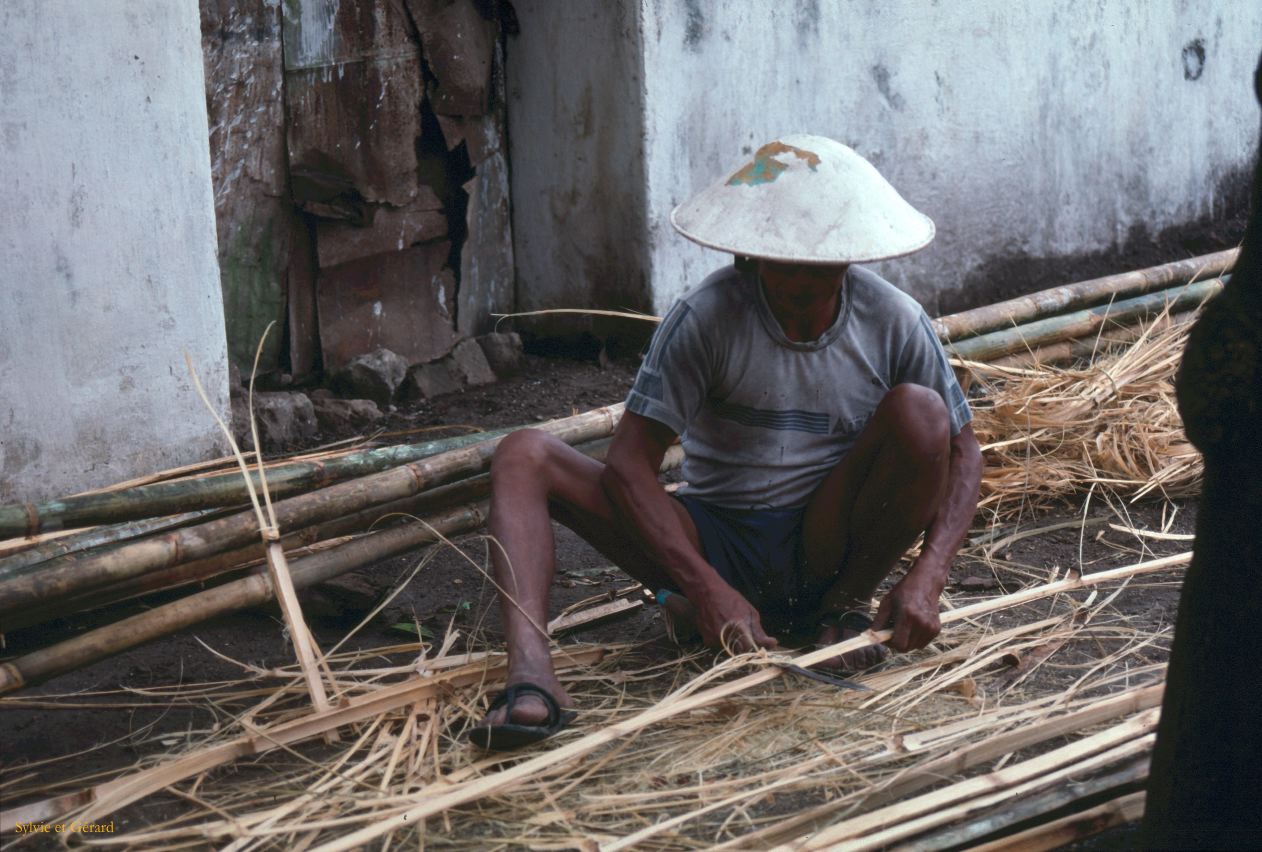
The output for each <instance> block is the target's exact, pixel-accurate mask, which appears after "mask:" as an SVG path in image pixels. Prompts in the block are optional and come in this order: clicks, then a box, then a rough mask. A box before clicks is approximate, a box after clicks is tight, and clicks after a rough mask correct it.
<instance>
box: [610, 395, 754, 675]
mask: <svg viewBox="0 0 1262 852" xmlns="http://www.w3.org/2000/svg"><path fill="white" fill-rule="evenodd" d="M674 441H675V433H674V432H672V431H671V430H670V428H669V427H667V426H665V425H664V424H662V423H659V422H658V421H656V420H653V419H651V418H648V417H643V416H641V415H639V414H635V413H633V412H631V411H628V412H626V413H625V414H623V416H622V420H621V422H620V423H619V424H618V428H617V430H616V431H615V432H614V437H613V442H612V443H611V444H610V446H609V453H608V455H607V457H606V461H605V470H604V472H603V473H602V474H601V477H600V484H601V487H602V488H603V489H604V491H605V494H606V495H608V497H609V499H610V501H611V502H612V503H613V504H614V506H615V508H616V509H617V510H618V514H619V516H620V517H621V518H623V519H624V526H625V527H626V529H627V530H628V531H630V532H631V533H632V534H633V535H634V536H635V537H636V538H637V539H638V540H639V542H640V544H641V545H642V546H643V547H644V550H645V551H646V552H647V553H648V554H649V555H650V556H651V557H652V558H653V559H654V561H656V562H657V564H658V565H660V566H662V567H663V568H664V569H665V570H666V572H667V573H668V574H670V576H671V579H673V580H674V581H675V582H676V583H678V584H679V588H680V590H681V591H682V592H683V593H684V596H685V597H687V598H688V600H689V601H691V602H692V605H693V606H694V607H695V609H696V612H697V627H698V629H699V630H700V631H701V636H702V638H703V639H704V640H705V642H706V644H707V645H710V646H711V647H721V646H722V645H723V640H724V638H726V639H727V640H728V641H729V643H731V644H733V645H734V646H735V648H736V650H753V649H754V648H755V647H764V648H770V647H774V646H775V645H776V640H774V639H772V638H771V637H769V636H767V634H766V633H764V632H763V629H762V624H761V622H760V620H759V617H758V611H757V610H755V609H754V608H753V607H752V606H751V605H750V604H749V602H748V601H747V600H745V598H744V597H743V596H742V595H741V594H740V593H739V592H737V591H736V590H735V589H733V588H732V587H731V586H729V585H728V584H727V583H726V582H724V581H723V579H722V578H721V577H720V576H719V575H718V573H717V572H716V571H715V570H714V568H713V566H711V565H710V563H708V562H706V560H705V557H703V556H702V555H701V553H699V552H698V550H697V548H696V547H694V546H693V544H692V541H691V540H690V539H689V537H688V533H687V531H686V530H685V529H684V524H683V521H682V520H681V519H680V517H679V514H678V512H677V510H676V508H675V507H674V506H673V505H671V498H670V496H669V495H667V494H666V492H665V491H664V490H663V489H662V486H661V484H660V483H659V482H658V480H657V472H658V470H659V469H660V468H661V464H662V457H663V456H665V455H666V450H667V449H669V447H670V445H671V444H672V443H674Z"/></svg>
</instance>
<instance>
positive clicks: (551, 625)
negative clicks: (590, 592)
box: [548, 598, 644, 636]
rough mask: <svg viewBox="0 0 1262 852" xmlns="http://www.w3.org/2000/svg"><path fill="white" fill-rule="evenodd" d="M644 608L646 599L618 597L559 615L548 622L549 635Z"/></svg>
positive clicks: (555, 634)
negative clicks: (589, 607)
mask: <svg viewBox="0 0 1262 852" xmlns="http://www.w3.org/2000/svg"><path fill="white" fill-rule="evenodd" d="M643 608H644V601H643V600H642V599H640V600H628V599H627V598H618V599H617V600H612V601H609V602H608V603H603V604H599V605H598V606H594V607H592V608H591V609H583V610H579V611H578V612H572V613H570V614H568V615H561V616H558V617H556V618H554V619H552V620H551V621H549V622H548V635H549V636H560V635H561V634H562V633H566V632H568V631H570V630H575V629H577V628H579V627H586V626H588V625H591V624H595V623H597V622H599V621H607V620H608V619H611V618H616V617H619V616H624V615H629V614H631V613H633V612H635V611H636V610H639V609H643Z"/></svg>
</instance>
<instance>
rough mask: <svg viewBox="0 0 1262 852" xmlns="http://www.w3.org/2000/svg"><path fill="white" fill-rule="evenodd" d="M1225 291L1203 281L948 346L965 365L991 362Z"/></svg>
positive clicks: (1190, 304) (1188, 307)
mask: <svg viewBox="0 0 1262 852" xmlns="http://www.w3.org/2000/svg"><path fill="white" fill-rule="evenodd" d="M1222 289H1223V282H1222V280H1221V279H1214V280H1212V281H1201V282H1198V283H1196V284H1189V285H1186V286H1183V287H1176V288H1172V289H1170V290H1162V291H1159V292H1157V293H1149V294H1147V295H1144V296H1135V297H1133V298H1130V299H1124V300H1122V301H1119V302H1113V303H1111V304H1107V305H1100V306H1098V307H1094V308H1087V309H1085V310H1081V311H1075V312H1074V313H1068V314H1061V315H1058V316H1052V317H1048V318H1046V319H1039V320H1034V321H1033V322H1030V323H1027V324H1025V325H1018V326H1016V327H1014V328H1007V329H1002V330H1000V331H992V332H990V333H988V334H983V335H979V336H978V337H970V338H968V339H967V340H961V341H959V342H955V343H948V344H946V351H947V354H949V355H951V356H953V357H955V358H959V359H960V360H962V361H991V360H993V359H995V358H998V357H1000V356H1002V355H1009V354H1011V353H1013V352H1022V351H1025V350H1027V349H1033V348H1035V347H1038V346H1042V345H1044V344H1048V343H1054V342H1056V341H1059V340H1069V339H1072V338H1075V337H1085V336H1087V335H1090V334H1093V333H1095V332H1097V331H1098V330H1099V329H1101V328H1105V327H1107V326H1108V325H1122V324H1125V323H1127V322H1130V321H1134V320H1135V319H1137V318H1142V317H1149V316H1156V315H1157V314H1160V313H1161V312H1162V311H1166V310H1169V311H1170V312H1171V313H1178V312H1181V311H1188V310H1193V309H1195V308H1197V307H1199V306H1200V305H1201V304H1203V303H1204V302H1205V301H1206V300H1207V299H1209V298H1211V297H1212V296H1215V295H1217V294H1218V293H1219V292H1221V291H1222Z"/></svg>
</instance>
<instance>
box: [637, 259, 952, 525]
mask: <svg viewBox="0 0 1262 852" xmlns="http://www.w3.org/2000/svg"><path fill="white" fill-rule="evenodd" d="M903 383H912V384H917V385H923V386H924V387H927V388H931V389H932V390H935V391H937V392H938V394H939V395H940V396H941V397H942V400H943V402H944V403H946V408H947V411H948V412H949V413H950V418H951V433H952V434H953V435H954V434H957V433H958V432H959V431H960V429H962V428H963V427H964V425H965V424H966V423H968V422H969V421H970V420H971V419H972V413H971V412H970V410H969V407H968V403H967V401H966V400H965V398H964V393H963V392H962V391H961V390H960V386H959V383H958V382H957V381H956V379H955V374H954V373H953V372H952V371H951V368H950V366H949V365H948V364H947V358H946V353H945V352H944V351H943V350H942V346H941V344H939V342H938V338H937V336H936V335H935V334H934V332H933V328H932V326H931V325H930V323H929V318H928V317H927V316H926V315H925V312H924V310H923V309H922V308H921V307H920V305H919V304H918V303H917V302H916V301H915V300H914V299H912V298H911V297H910V296H908V295H907V294H905V293H903V292H902V291H901V290H899V289H897V288H896V287H894V286H893V285H892V284H890V283H888V282H887V281H885V280H884V279H882V278H881V277H880V276H878V275H877V274H876V273H874V272H871V271H870V270H867V269H864V268H862V267H858V266H852V267H850V269H849V271H848V272H847V275H846V281H845V283H844V284H843V286H842V289H841V305H840V309H839V310H838V313H837V319H836V320H835V321H834V322H833V324H832V326H830V327H829V328H828V329H827V330H826V331H825V332H824V333H823V334H822V335H821V336H820V337H819V338H818V339H817V340H812V341H807V342H795V341H792V340H789V339H788V337H787V336H786V335H785V333H784V330H783V329H782V328H781V327H780V324H779V323H778V322H777V321H776V319H775V317H774V316H773V315H772V313H771V308H770V307H769V306H768V305H767V301H766V298H765V296H764V295H763V291H762V287H761V286H760V285H759V282H758V277H757V273H756V272H753V271H749V272H740V271H738V270H736V269H735V268H734V267H727V268H725V269H721V270H719V271H718V272H715V273H713V274H712V275H710V276H709V277H708V278H706V280H705V281H703V282H702V283H701V285H700V286H698V287H696V288H695V289H693V290H691V291H689V292H688V293H686V294H685V295H684V296H683V297H682V298H680V299H679V301H677V302H676V303H675V304H674V306H673V307H672V308H671V310H670V312H669V313H667V315H666V316H665V318H664V319H663V320H662V322H661V324H660V325H659V326H658V328H657V331H656V332H655V333H654V335H653V340H652V342H651V343H650V344H649V349H648V354H647V356H646V358H645V360H644V363H643V364H642V365H641V367H640V371H639V374H638V375H637V376H636V380H635V384H634V386H633V387H632V389H631V393H630V395H629V396H628V397H627V409H628V410H629V411H633V412H635V413H636V414H640V415H643V416H645V417H649V418H651V419H653V420H656V421H658V422H660V423H663V424H665V425H666V426H668V427H669V428H670V429H671V430H672V431H674V432H675V433H676V434H678V435H679V436H680V439H681V442H682V444H683V449H684V459H685V460H684V468H683V476H684V478H685V479H686V480H687V483H688V484H687V486H686V487H685V493H687V494H690V495H692V496H693V497H696V498H698V499H701V500H704V501H706V502H709V503H713V504H716V505H719V506H727V507H731V508H742V509H757V508H794V507H800V506H803V505H805V504H806V502H807V500H808V499H809V498H810V495H811V494H812V493H813V492H814V490H815V488H816V487H817V486H818V485H819V483H820V481H821V480H823V478H824V477H825V476H826V475H827V474H828V472H829V471H830V470H832V469H833V468H834V467H835V466H836V465H837V463H838V462H839V461H841V459H842V458H843V457H844V456H845V454H846V453H847V452H848V451H849V450H850V448H851V447H853V446H854V442H855V439H856V438H857V437H858V435H859V433H860V432H861V431H862V430H863V427H864V426H865V425H866V424H867V422H868V420H869V418H871V416H872V414H873V412H875V411H876V407H877V405H878V404H879V403H880V402H881V399H882V397H884V396H885V394H886V392H887V391H889V389H890V388H892V387H894V386H895V385H899V384H903Z"/></svg>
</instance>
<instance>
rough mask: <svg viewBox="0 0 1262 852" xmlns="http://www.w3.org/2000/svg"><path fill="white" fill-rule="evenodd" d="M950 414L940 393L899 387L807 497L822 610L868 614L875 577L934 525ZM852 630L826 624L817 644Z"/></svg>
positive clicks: (870, 658) (853, 666)
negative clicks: (848, 450) (849, 448)
mask: <svg viewBox="0 0 1262 852" xmlns="http://www.w3.org/2000/svg"><path fill="white" fill-rule="evenodd" d="M950 439H951V430H950V418H949V416H948V414H947V410H946V405H945V404H944V403H943V402H942V398H941V397H940V396H938V394H937V393H936V392H935V391H933V390H930V389H928V388H925V387H921V386H919V385H910V384H905V385H898V386H896V387H894V388H892V389H891V390H890V391H889V393H887V394H886V395H885V398H884V399H882V401H881V404H880V405H879V406H878V407H877V410H876V412H875V413H874V414H873V415H872V419H871V420H869V421H868V424H867V426H865V427H864V429H863V431H862V432H861V433H860V435H859V438H858V440H857V441H856V442H855V446H854V448H853V449H852V450H851V451H850V452H849V453H848V454H847V455H846V457H845V458H844V459H842V461H841V463H840V464H838V465H837V467H836V468H834V469H833V471H832V472H831V473H830V474H829V475H828V476H827V477H825V479H824V481H823V482H822V483H821V484H820V486H819V487H818V488H817V489H816V491H815V493H814V494H813V495H811V500H810V502H809V503H808V504H807V510H806V516H805V518H804V520H803V540H804V547H805V550H806V561H807V571H808V579H809V582H811V584H812V586H814V587H820V586H826V587H827V592H825V594H824V599H823V606H822V607H821V611H822V612H824V613H838V614H839V613H843V612H846V611H849V610H857V611H859V612H861V613H866V612H867V610H868V606H869V601H870V600H871V599H872V596H873V594H875V592H876V590H877V587H878V586H880V584H881V581H882V580H884V579H885V578H886V576H888V575H889V573H890V572H891V571H893V570H894V567H895V566H896V565H897V564H898V560H899V558H900V557H901V556H902V555H903V554H904V553H905V552H906V551H907V548H909V547H910V546H911V545H912V543H913V542H915V540H916V537H917V536H919V535H920V534H921V533H922V532H924V531H925V529H926V528H928V527H929V525H930V524H931V523H932V521H933V519H934V518H935V517H936V516H937V514H938V509H939V507H940V506H941V505H942V501H943V497H944V496H945V493H946V484H947V473H948V462H949V460H950ZM852 635H855V633H854V632H853V631H845V635H842V631H840V630H839V629H838V628H835V627H828V628H826V629H823V630H822V631H821V634H820V636H819V639H818V641H819V642H820V644H832V643H835V642H839V641H841V640H842V639H847V638H850V636H852ZM887 654H888V651H887V650H886V649H885V648H884V647H880V646H874V647H871V648H863V649H860V650H858V651H854V652H852V653H850V654H846V655H843V656H842V657H839V658H838V659H837V660H836V661H835V662H834V663H833V664H832V667H834V668H839V669H846V670H851V671H854V670H860V669H863V668H867V667H869V666H871V665H874V664H875V663H877V662H880V661H881V660H882V659H884V657H885V656H886V655H887Z"/></svg>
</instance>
